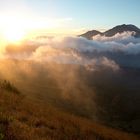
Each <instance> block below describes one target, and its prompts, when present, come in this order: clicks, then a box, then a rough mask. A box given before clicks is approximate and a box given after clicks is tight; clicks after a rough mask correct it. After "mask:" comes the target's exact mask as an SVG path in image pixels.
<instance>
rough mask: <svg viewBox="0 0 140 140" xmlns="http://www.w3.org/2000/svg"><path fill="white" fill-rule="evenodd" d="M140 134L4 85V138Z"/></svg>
mask: <svg viewBox="0 0 140 140" xmlns="http://www.w3.org/2000/svg"><path fill="white" fill-rule="evenodd" d="M138 139H140V137H138V136H135V135H134V134H128V133H125V132H121V131H119V130H115V129H112V128H108V127H105V126H103V125H101V124H98V123H93V122H91V121H89V120H87V119H84V118H80V117H76V116H74V115H72V114H68V113H65V112H62V111H60V110H58V109H56V108H54V107H52V106H51V105H49V104H48V105H46V106H43V105H41V104H40V103H38V102H35V101H33V100H31V99H29V98H26V97H23V96H22V94H15V93H14V92H10V91H7V90H5V89H4V90H3V89H0V140H138Z"/></svg>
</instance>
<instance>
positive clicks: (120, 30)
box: [79, 24, 140, 39]
mask: <svg viewBox="0 0 140 140" xmlns="http://www.w3.org/2000/svg"><path fill="white" fill-rule="evenodd" d="M128 31H130V32H134V34H133V36H134V37H140V29H139V28H138V27H136V26H135V25H132V24H128V25H126V24H122V25H118V26H116V27H113V28H112V29H109V30H107V31H105V32H99V31H96V30H92V31H88V32H86V33H84V34H81V35H79V36H81V37H85V38H87V39H92V37H93V36H96V35H98V34H99V35H104V36H107V37H111V36H114V35H115V34H117V33H123V32H128Z"/></svg>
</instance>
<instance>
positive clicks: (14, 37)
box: [3, 28, 25, 43]
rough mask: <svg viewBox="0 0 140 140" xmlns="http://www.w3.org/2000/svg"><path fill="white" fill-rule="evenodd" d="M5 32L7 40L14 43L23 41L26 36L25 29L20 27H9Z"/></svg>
mask: <svg viewBox="0 0 140 140" xmlns="http://www.w3.org/2000/svg"><path fill="white" fill-rule="evenodd" d="M3 34H4V38H5V40H7V41H8V42H12V43H15V42H18V41H21V40H22V39H23V38H24V36H25V33H24V31H23V30H22V29H18V28H7V29H6V30H5V31H4V33H3Z"/></svg>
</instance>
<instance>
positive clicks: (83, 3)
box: [0, 0, 140, 33]
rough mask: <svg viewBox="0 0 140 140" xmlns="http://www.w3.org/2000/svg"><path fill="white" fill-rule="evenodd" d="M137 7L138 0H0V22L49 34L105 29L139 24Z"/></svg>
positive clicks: (139, 9) (139, 11)
mask: <svg viewBox="0 0 140 140" xmlns="http://www.w3.org/2000/svg"><path fill="white" fill-rule="evenodd" d="M139 6H140V1H139V0H0V22H1V23H2V22H3V21H5V22H6V23H8V24H6V25H5V22H3V26H10V25H9V24H10V22H13V23H12V24H15V21H16V24H17V23H19V24H20V25H22V24H23V25H22V26H21V27H22V28H25V29H26V30H27V29H28V30H29V29H32V30H33V29H38V30H40V31H44V32H45V31H50V32H52V33H53V32H56V30H57V32H60V31H65V32H71V33H72V32H73V33H78V32H80V31H85V30H92V29H97V30H100V31H104V30H107V29H109V28H112V27H113V26H116V25H119V24H134V25H136V26H138V27H140V18H139V13H140V8H139ZM0 26H1V27H2V28H3V26H2V25H1V24H0ZM5 28H6V27H5ZM44 29H45V30H44Z"/></svg>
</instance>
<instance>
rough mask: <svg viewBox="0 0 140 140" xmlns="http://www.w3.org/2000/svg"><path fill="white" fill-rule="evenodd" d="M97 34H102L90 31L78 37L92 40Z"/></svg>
mask: <svg viewBox="0 0 140 140" xmlns="http://www.w3.org/2000/svg"><path fill="white" fill-rule="evenodd" d="M98 34H100V35H102V34H103V33H101V32H99V31H97V30H92V31H88V32H86V33H84V34H82V35H79V36H82V37H85V38H87V39H92V37H93V36H96V35H98Z"/></svg>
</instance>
